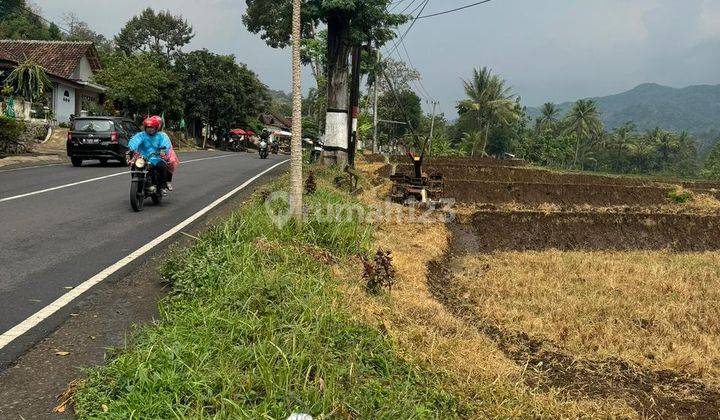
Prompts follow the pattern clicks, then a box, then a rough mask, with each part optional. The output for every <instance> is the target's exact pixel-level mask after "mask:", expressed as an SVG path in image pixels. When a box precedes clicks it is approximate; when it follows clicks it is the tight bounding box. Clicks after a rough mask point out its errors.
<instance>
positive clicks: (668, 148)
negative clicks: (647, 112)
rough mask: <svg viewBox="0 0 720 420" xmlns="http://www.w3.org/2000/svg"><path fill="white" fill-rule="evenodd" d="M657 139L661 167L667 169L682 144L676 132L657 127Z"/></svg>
mask: <svg viewBox="0 0 720 420" xmlns="http://www.w3.org/2000/svg"><path fill="white" fill-rule="evenodd" d="M655 141H656V144H657V150H658V152H659V153H660V168H661V169H663V170H664V169H667V168H668V166H670V160H671V158H672V157H673V155H675V154H676V153H677V152H678V151H679V149H680V144H679V143H678V139H677V137H676V136H675V134H673V133H671V132H669V131H664V130H660V129H657V132H656V135H655Z"/></svg>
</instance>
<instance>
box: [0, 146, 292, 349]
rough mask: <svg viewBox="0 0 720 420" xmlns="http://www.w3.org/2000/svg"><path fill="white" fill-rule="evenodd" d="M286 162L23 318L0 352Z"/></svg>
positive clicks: (1, 343) (0, 338)
mask: <svg viewBox="0 0 720 420" xmlns="http://www.w3.org/2000/svg"><path fill="white" fill-rule="evenodd" d="M289 161H290V160H289V159H286V160H284V161H282V162H280V163H276V164H275V165H273V166H271V167H269V168H267V169H265V170H264V171H262V172H260V173H259V174H257V175H255V176H254V177H252V178H250V179H248V180H247V181H245V182H243V183H242V184H241V185H240V186H239V187H237V188H235V189H233V190H232V191H230V192H229V193H227V194H225V195H223V196H222V197H220V198H218V199H217V200H215V201H213V202H212V203H210V204H209V205H208V206H206V207H205V208H203V209H201V210H199V211H198V212H197V213H195V214H193V215H192V216H190V217H188V218H187V219H185V220H184V221H182V222H180V224H178V225H177V226H175V227H173V228H172V229H170V230H168V231H167V232H165V233H163V234H162V235H160V236H158V237H157V238H155V239H153V240H152V241H150V242H148V243H147V244H145V245H143V246H142V247H140V248H138V249H137V250H135V251H134V252H132V253H131V254H130V255H128V256H126V257H125V258H123V259H121V260H120V261H118V262H116V263H115V264H113V265H111V266H110V267H107V268H106V269H104V270H102V271H101V272H99V273H97V274H95V275H94V276H93V277H91V278H89V279H87V280H85V281H84V282H82V283H81V284H79V285H78V286H76V287H75V288H73V289H72V290H70V291H69V292H67V293H65V294H64V295H62V296H60V297H59V298H57V299H56V300H55V301H54V302H52V303H50V304H49V305H47V306H45V307H44V308H42V309H40V310H39V311H37V312H35V313H34V314H32V315H31V316H29V317H28V318H26V319H25V320H24V321H22V322H21V323H19V324H17V325H16V326H14V327H12V328H10V329H9V330H7V331H6V332H4V333H3V334H2V335H0V350H2V349H3V348H4V347H6V346H7V345H8V344H10V343H11V342H12V341H13V340H14V339H16V338H18V337H20V336H21V335H23V334H25V333H26V332H28V331H30V330H31V329H32V328H34V327H35V326H37V325H38V324H39V323H41V322H42V321H44V320H45V319H47V318H49V317H50V316H52V315H53V314H54V313H55V312H57V311H59V310H60V309H62V308H63V307H65V306H67V305H68V304H70V303H71V302H72V301H73V300H75V299H76V298H77V297H79V296H81V295H82V294H83V293H85V292H86V291H88V290H89V289H90V288H91V287H93V286H95V285H96V284H98V283H100V282H102V281H103V280H105V279H106V278H107V277H109V276H110V275H112V274H113V273H115V272H116V271H118V270H120V269H121V268H123V267H125V266H126V265H128V264H130V263H131V262H133V261H135V260H136V259H138V258H140V257H141V256H143V255H144V254H145V253H147V252H148V251H150V250H151V249H153V248H154V247H156V246H158V245H160V244H161V243H162V242H163V241H165V240H166V239H168V238H170V237H171V236H173V235H175V234H176V233H178V232H179V231H180V230H182V229H184V228H185V227H187V226H188V225H189V224H191V223H192V222H194V221H195V220H197V219H199V218H200V217H202V216H203V215H204V214H206V213H207V212H209V211H210V210H212V209H213V208H215V207H217V206H218V205H220V204H221V203H222V202H223V201H225V200H227V199H228V198H230V197H232V196H233V195H235V194H236V193H237V192H239V191H240V190H242V189H244V188H246V187H247V186H248V185H250V184H251V183H252V182H254V181H255V180H257V179H258V178H260V177H261V176H263V175H265V174H266V173H268V172H270V171H271V170H273V169H275V168H277V167H278V166H280V165H282V164H284V163H287V162H289Z"/></svg>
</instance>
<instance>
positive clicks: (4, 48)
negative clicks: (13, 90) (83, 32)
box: [0, 40, 100, 79]
mask: <svg viewBox="0 0 720 420" xmlns="http://www.w3.org/2000/svg"><path fill="white" fill-rule="evenodd" d="M83 56H87V57H88V60H89V61H90V66H91V67H92V69H93V70H97V69H99V68H100V62H99V60H98V58H97V52H96V51H95V47H94V46H93V43H92V42H69V41H16V40H0V60H7V61H13V62H16V63H17V62H22V61H25V60H26V59H32V60H34V61H36V62H38V64H40V65H41V66H43V67H44V68H45V70H46V71H47V72H48V73H50V74H52V75H54V76H57V77H62V78H64V79H70V78H71V76H72V74H73V72H74V71H75V69H76V68H77V65H78V62H79V61H80V58H81V57H83Z"/></svg>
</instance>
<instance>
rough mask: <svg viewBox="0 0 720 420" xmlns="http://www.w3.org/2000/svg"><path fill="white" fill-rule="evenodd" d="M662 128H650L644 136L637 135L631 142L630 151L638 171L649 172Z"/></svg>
mask: <svg viewBox="0 0 720 420" xmlns="http://www.w3.org/2000/svg"><path fill="white" fill-rule="evenodd" d="M659 133H660V130H659V129H656V130H649V131H647V132H646V133H645V134H643V135H642V136H636V137H635V138H634V139H633V142H632V143H631V144H630V153H631V154H632V156H633V158H634V160H635V168H636V172H637V171H639V172H648V170H649V169H650V168H649V166H650V165H649V163H650V157H651V156H652V154H653V152H654V151H655V145H656V144H657V140H656V139H657V136H658V135H659Z"/></svg>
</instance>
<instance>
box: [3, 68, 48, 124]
mask: <svg viewBox="0 0 720 420" xmlns="http://www.w3.org/2000/svg"><path fill="white" fill-rule="evenodd" d="M5 83H6V84H7V85H8V86H11V87H12V89H13V91H14V92H15V94H17V95H20V96H22V97H23V99H25V101H26V102H27V104H26V107H25V118H26V119H29V118H30V109H32V103H33V102H34V101H36V100H38V99H40V98H42V97H44V96H45V91H46V90H48V88H50V86H51V85H52V82H51V81H50V78H49V77H48V75H47V73H45V69H44V68H43V67H42V66H41V65H40V64H38V63H37V62H35V61H33V60H31V59H27V60H25V61H23V62H21V63H18V65H17V67H15V68H14V69H13V71H12V72H10V75H9V76H8V78H7V79H6V80H5Z"/></svg>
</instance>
